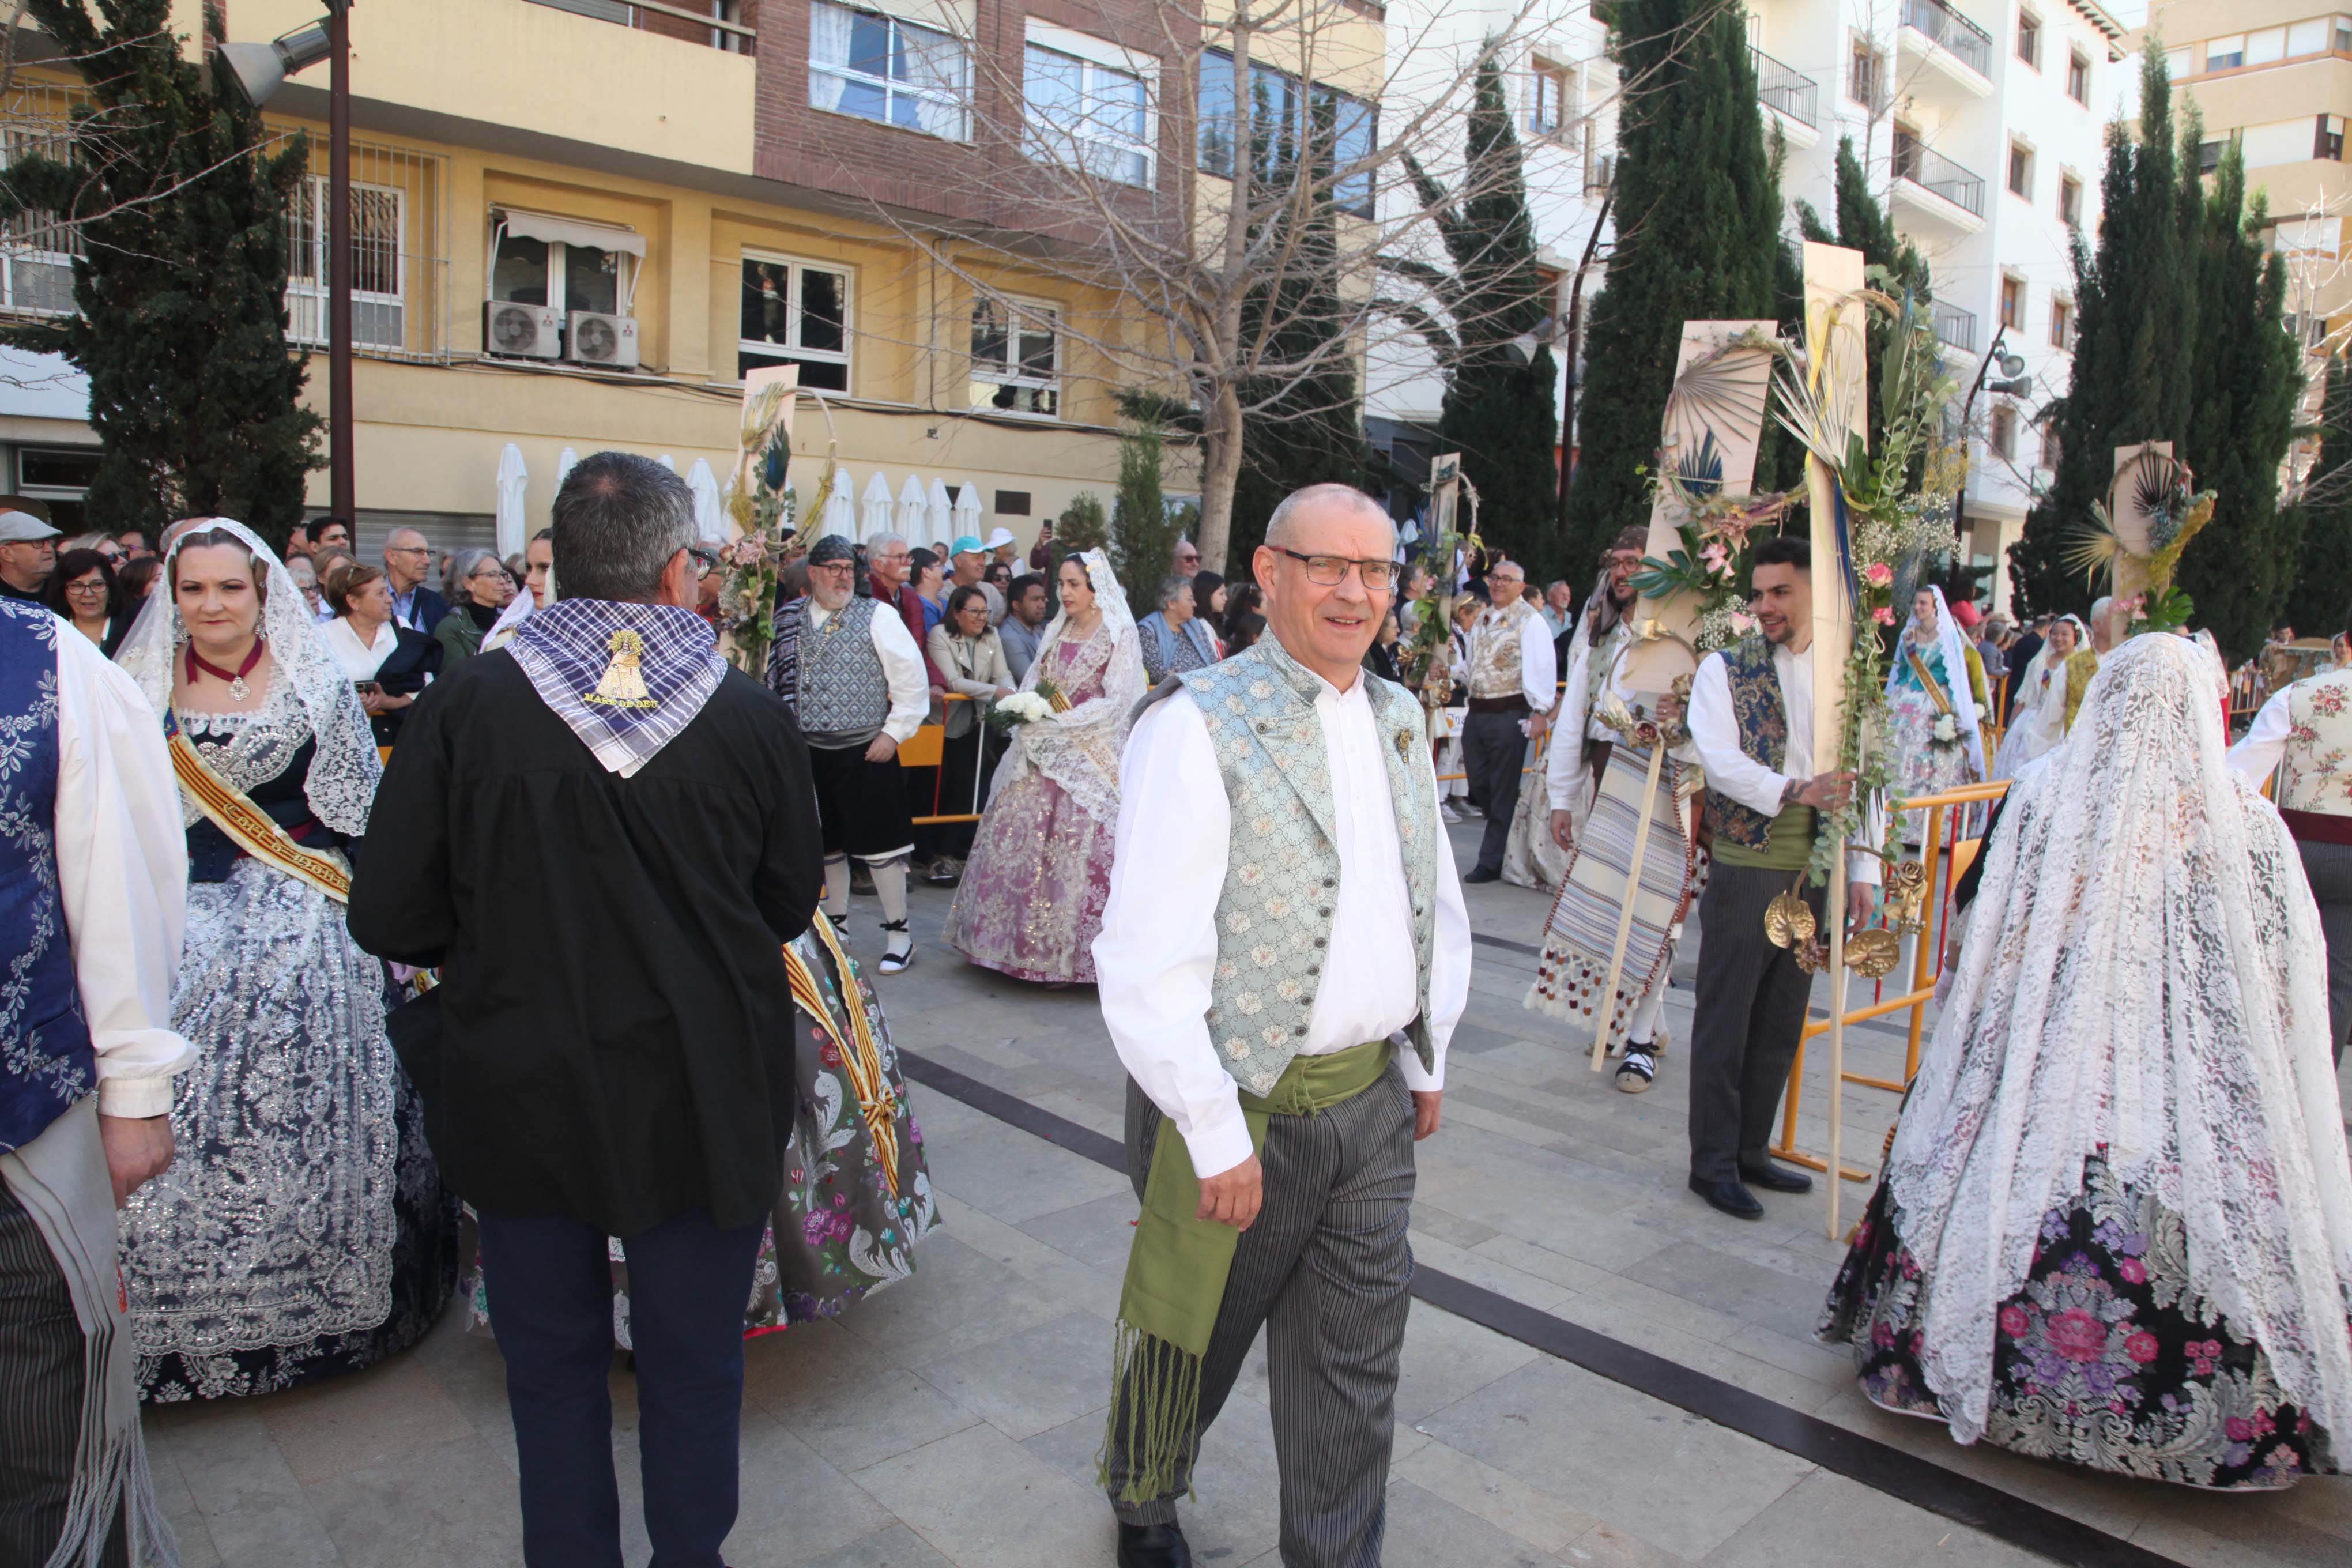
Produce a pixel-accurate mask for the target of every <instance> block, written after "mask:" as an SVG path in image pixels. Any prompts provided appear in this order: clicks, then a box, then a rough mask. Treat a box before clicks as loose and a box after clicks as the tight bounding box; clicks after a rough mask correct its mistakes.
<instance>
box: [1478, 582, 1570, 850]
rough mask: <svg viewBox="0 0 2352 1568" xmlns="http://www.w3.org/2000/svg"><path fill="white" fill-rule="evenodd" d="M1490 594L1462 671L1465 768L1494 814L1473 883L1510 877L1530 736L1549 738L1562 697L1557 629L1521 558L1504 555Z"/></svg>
mask: <svg viewBox="0 0 2352 1568" xmlns="http://www.w3.org/2000/svg"><path fill="white" fill-rule="evenodd" d="M1486 592H1487V595H1488V596H1489V599H1490V601H1491V603H1490V604H1489V605H1488V607H1487V609H1486V613H1485V614H1484V615H1482V616H1479V617H1478V619H1477V621H1476V622H1475V623H1474V624H1473V625H1472V626H1471V628H1470V656H1469V658H1467V659H1465V661H1464V664H1463V667H1462V668H1457V669H1456V670H1455V671H1454V679H1455V680H1457V681H1458V682H1460V683H1461V684H1462V686H1463V688H1464V689H1465V690H1466V691H1468V693H1469V695H1470V710H1469V711H1468V712H1467V713H1466V714H1465V715H1464V716H1463V720H1462V766H1463V771H1464V772H1465V773H1468V774H1469V775H1470V794H1471V795H1472V796H1473V797H1474V798H1475V799H1476V800H1477V801H1478V803H1479V804H1480V805H1481V806H1483V807H1484V808H1485V810H1486V835H1485V837H1482V838H1481V839H1480V840H1479V842H1478V863H1477V864H1476V865H1475V866H1473V867H1472V868H1470V874H1469V875H1468V876H1466V877H1465V878H1463V880H1464V881H1465V882H1494V881H1499V880H1500V879H1502V875H1503V851H1504V849H1505V848H1507V847H1508V846H1509V844H1510V841H1511V819H1512V817H1513V816H1516V815H1517V813H1518V809H1519V780H1520V770H1521V769H1523V768H1525V767H1526V766H1527V761H1528V742H1530V741H1533V740H1538V739H1539V738H1541V736H1542V735H1543V732H1544V726H1545V725H1547V724H1549V722H1550V721H1551V720H1550V715H1551V710H1552V703H1553V702H1554V701H1555V700H1557V699H1558V697H1559V692H1558V690H1557V689H1556V686H1555V682H1556V681H1557V680H1558V679H1559V663H1558V661H1557V659H1556V658H1555V657H1554V655H1553V651H1552V646H1551V627H1550V626H1547V625H1545V624H1544V618H1543V616H1540V615H1538V614H1537V613H1536V607H1535V605H1533V604H1531V603H1530V602H1529V601H1528V574H1527V573H1526V572H1524V571H1522V570H1521V569H1520V567H1519V564H1518V563H1517V562H1516V561H1497V562H1496V563H1495V564H1494V565H1492V566H1490V567H1488V568H1487V570H1486Z"/></svg>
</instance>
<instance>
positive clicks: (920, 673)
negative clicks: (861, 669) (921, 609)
mask: <svg viewBox="0 0 2352 1568" xmlns="http://www.w3.org/2000/svg"><path fill="white" fill-rule="evenodd" d="M844 607H846V606H844ZM834 615H835V612H834V611H832V610H828V609H826V608H825V607H824V605H821V604H819V603H818V602H817V600H816V598H815V597H814V595H812V596H811V597H810V599H809V602H808V629H809V630H811V631H814V630H816V629H817V628H818V627H819V626H824V623H825V622H827V621H829V620H831V619H833V617H834ZM866 625H867V626H870V627H871V628H872V631H873V637H874V653H875V657H876V658H879V659H880V660H881V661H882V679H884V680H886V681H887V682H888V683H889V686H890V716H889V717H888V718H887V719H885V720H883V721H882V732H883V733H884V734H886V735H887V736H889V737H890V739H891V740H892V741H893V742H896V743H897V744H898V745H901V746H903V745H905V744H906V743H907V742H908V741H909V740H910V739H912V738H913V736H914V733H915V731H918V730H919V729H921V728H922V727H923V721H924V720H925V719H926V718H928V717H929V715H930V711H931V678H930V674H929V671H928V670H926V669H925V668H923V653H922V650H921V649H920V648H919V647H916V646H915V638H914V636H913V634H912V633H910V632H908V630H907V623H906V622H904V621H902V620H900V619H899V618H898V616H897V614H896V613H895V612H894V611H893V610H892V609H891V607H890V606H889V605H876V606H875V610H874V614H873V616H871V617H869V618H868V620H867V622H866Z"/></svg>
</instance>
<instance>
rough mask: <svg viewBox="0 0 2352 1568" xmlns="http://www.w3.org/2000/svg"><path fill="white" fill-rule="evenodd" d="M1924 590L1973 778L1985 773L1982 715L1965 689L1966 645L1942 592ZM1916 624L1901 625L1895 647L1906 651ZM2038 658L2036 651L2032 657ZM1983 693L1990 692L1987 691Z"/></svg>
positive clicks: (1891, 673)
mask: <svg viewBox="0 0 2352 1568" xmlns="http://www.w3.org/2000/svg"><path fill="white" fill-rule="evenodd" d="M1927 592H1928V593H1930V594H1933V595H1936V649H1937V653H1938V654H1940V655H1941V656H1942V658H1943V661H1944V695H1945V696H1947V697H1948V698H1950V699H1951V700H1952V721H1953V722H1954V723H1955V724H1957V725H1958V726H1959V731H1960V739H1961V741H1962V742H1965V743H1966V744H1967V746H1968V748H1969V761H1970V762H1972V763H1976V765H1977V777H1979V778H1982V777H1984V776H1985V754H1984V731H1983V730H1982V729H1981V728H1979V721H1980V720H1981V718H1982V715H1981V714H1979V712H1978V710H1977V698H1976V693H1975V692H1974V691H1972V690H1970V689H1969V656H1968V649H1967V646H1966V645H1965V644H1964V643H1962V642H1961V640H1960V624H1959V623H1958V621H1956V620H1954V619H1952V606H1951V605H1948V604H1947V603H1945V602H1944V591H1943V590H1942V589H1941V588H1938V587H1937V586H1936V585H1935V584H1933V583H1930V584H1927ZM1918 625H1919V617H1918V616H1916V615H1915V616H1912V617H1911V618H1910V619H1909V620H1907V621H1906V622H1904V624H1903V636H1902V638H1901V640H1900V641H1898V642H1897V643H1896V645H1895V646H1896V647H1897V648H1898V649H1901V650H1903V651H1905V652H1908V651H1909V649H1910V648H1911V647H1912V646H1913V638H1912V635H1911V634H1912V632H1913V630H1914V629H1915V628H1916V627H1917V626H1918ZM2034 657H2035V658H2040V657H2041V656H2040V655H2039V654H2036V655H2035V656H2034ZM1905 662H1906V661H1905V660H1903V659H1902V658H1896V659H1895V660H1893V661H1892V663H1893V666H1894V668H1890V669H1889V670H1888V671H1887V672H1886V691H1887V695H1888V696H1890V697H1891V696H1893V695H1894V693H1895V682H1896V681H1897V680H1899V679H1902V675H1903V670H1904V666H1905ZM1986 695H1987V696H1990V695H1991V693H1990V691H1988V692H1987V693H1986Z"/></svg>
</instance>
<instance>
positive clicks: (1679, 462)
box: [1674, 429, 1723, 497]
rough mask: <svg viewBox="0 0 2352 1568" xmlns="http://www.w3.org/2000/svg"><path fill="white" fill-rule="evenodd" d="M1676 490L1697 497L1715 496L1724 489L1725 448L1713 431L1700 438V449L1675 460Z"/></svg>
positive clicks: (1702, 434) (1701, 435)
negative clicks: (1718, 442) (1718, 443)
mask: <svg viewBox="0 0 2352 1568" xmlns="http://www.w3.org/2000/svg"><path fill="white" fill-rule="evenodd" d="M1674 479H1675V489H1679V490H1681V491H1682V492H1683V493H1684V494H1685V495H1688V496H1695V497H1706V496H1711V495H1715V494H1717V492H1719V491H1720V490H1721V489H1723V448H1722V447H1720V446H1718V445H1717V442H1716V439H1715V432H1714V431H1713V430H1711V429H1710V430H1706V431H1703V432H1702V433H1701V434H1700V436H1699V443H1698V449H1697V450H1696V451H1692V452H1685V453H1684V454H1683V455H1682V456H1681V457H1680V458H1677V459H1675V471H1674Z"/></svg>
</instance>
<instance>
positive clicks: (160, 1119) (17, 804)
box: [0, 603, 194, 1565]
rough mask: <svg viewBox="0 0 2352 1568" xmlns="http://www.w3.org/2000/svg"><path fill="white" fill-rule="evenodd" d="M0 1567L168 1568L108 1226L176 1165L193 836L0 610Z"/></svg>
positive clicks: (94, 662) (130, 690)
mask: <svg viewBox="0 0 2352 1568" xmlns="http://www.w3.org/2000/svg"><path fill="white" fill-rule="evenodd" d="M0 732H5V734H7V735H8V736H9V738H10V741H11V742H12V749H11V751H10V753H9V756H8V765H7V767H5V769H0V1044H5V1047H6V1048H5V1050H0V1434H5V1436H0V1563H10V1564H14V1563H68V1562H70V1563H85V1562H86V1563H99V1562H106V1563H130V1564H133V1565H143V1564H145V1563H149V1562H155V1561H168V1560H169V1559H170V1557H171V1552H172V1542H171V1533H170V1531H168V1530H167V1529H166V1528H165V1527H164V1526H163V1521H162V1518H161V1516H160V1514H159V1513H158V1512H157V1510H156V1504H155V1499H154V1496H153V1493H152V1489H151V1487H150V1484H149V1482H148V1472H147V1466H146V1462H145V1460H144V1459H143V1458H142V1457H141V1456H140V1454H139V1452H138V1448H139V1441H140V1439H139V1395H138V1390H137V1388H136V1386H135V1384H134V1383H133V1381H132V1373H133V1371H134V1368H135V1363H136V1360H137V1356H136V1349H135V1347H134V1346H133V1345H132V1343H131V1325H130V1322H129V1321H128V1320H127V1319H126V1318H125V1317H124V1315H123V1311H122V1306H121V1301H122V1298H121V1277H120V1275H119V1274H118V1273H117V1272H116V1268H115V1252H114V1211H115V1210H116V1209H117V1208H119V1207H121V1204H122V1201H123V1200H124V1199H125V1198H127V1197H129V1196H130V1195H131V1193H133V1192H135V1191H137V1190H138V1188H139V1187H140V1185H141V1184H142V1183H145V1182H146V1181H148V1180H149V1179H151V1178H152V1177H154V1176H157V1175H160V1174H162V1173H163V1170H164V1169H165V1167H167V1166H169V1165H170V1164H171V1163H172V1121H171V1111H172V1075H173V1074H174V1073H176V1072H178V1071H179V1070H180V1069H181V1068H184V1067H186V1066H187V1065H188V1064H189V1062H190V1061H191V1060H192V1059H193V1057H194V1052H193V1051H192V1050H191V1049H190V1048H189V1046H188V1042H187V1041H185V1040H184V1039H182V1038H181V1037H179V1036H178V1035H175V1034H173V1032H172V1029H171V1023H172V985H173V978H174V976H175V975H176V973H178V970H179V966H180V937H181V932H182V930H183V928H184V926H185V924H186V921H187V907H188V850H187V835H186V833H185V831H184V829H183V828H182V827H181V826H180V791H179V786H178V785H177V784H175V783H174V782H173V776H172V763H171V760H170V756H169V753H168V752H165V750H164V747H163V725H162V723H161V721H159V720H158V719H157V718H156V716H155V714H154V713H153V711H152V710H150V709H149V708H148V706H147V700H146V699H145V698H143V697H142V696H141V695H140V694H139V688H138V687H136V686H134V685H133V684H131V678H130V677H128V676H126V675H124V674H123V673H122V672H121V670H119V669H117V668H114V666H113V665H111V664H110V663H108V662H107V661H106V659H105V658H103V657H101V656H100V653H99V651H98V649H97V648H95V647H92V646H91V645H90V643H89V639H88V638H86V637H79V636H77V635H76V634H75V632H74V630H73V628H72V627H71V626H68V625H67V624H66V623H65V622H64V621H61V620H59V619H58V617H57V616H53V615H51V614H49V613H48V611H47V610H44V609H41V608H38V607H37V606H34V605H16V604H6V603H0Z"/></svg>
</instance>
